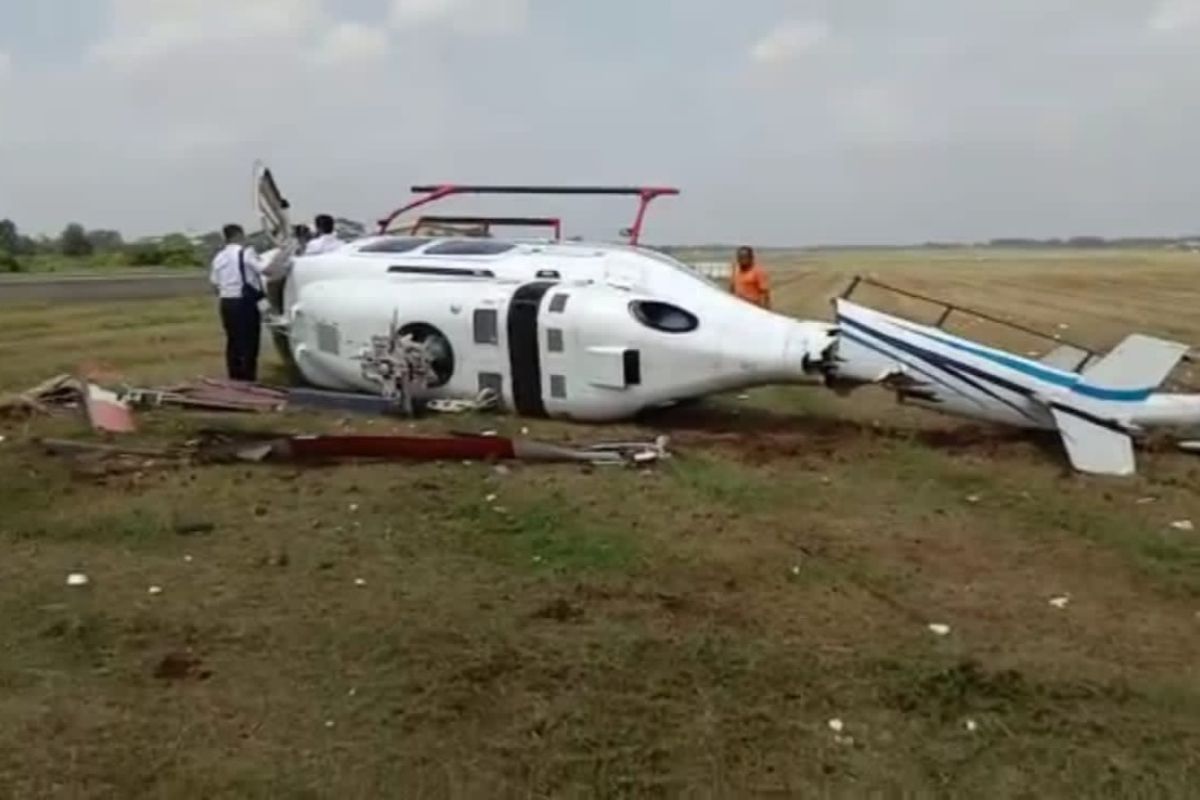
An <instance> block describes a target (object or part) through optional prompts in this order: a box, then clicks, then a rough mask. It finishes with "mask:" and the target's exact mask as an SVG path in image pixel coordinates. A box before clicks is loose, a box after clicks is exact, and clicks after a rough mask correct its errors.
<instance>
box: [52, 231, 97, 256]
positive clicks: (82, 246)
mask: <svg viewBox="0 0 1200 800" xmlns="http://www.w3.org/2000/svg"><path fill="white" fill-rule="evenodd" d="M58 246H59V248H60V249H61V250H62V254H63V255H64V256H70V257H71V258H80V257H83V256H90V255H91V254H92V252H93V251H94V248H93V247H92V243H91V242H90V241H88V236H87V231H85V230H84V229H83V226H82V225H80V224H79V223H78V222H72V223H71V224H70V225H68V226H67V227H66V228H65V229H64V230H63V232H62V236H61V237H59V240H58Z"/></svg>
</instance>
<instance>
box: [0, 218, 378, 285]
mask: <svg viewBox="0 0 1200 800" xmlns="http://www.w3.org/2000/svg"><path fill="white" fill-rule="evenodd" d="M337 232H338V235H339V236H341V237H342V238H343V239H353V238H356V237H358V236H362V235H363V234H364V232H365V227H364V226H363V225H362V224H361V223H358V222H355V221H353V220H349V219H343V218H338V219H337ZM249 240H250V244H251V245H253V246H254V247H255V248H256V249H257V250H259V252H263V251H265V250H269V249H270V248H271V247H272V245H271V241H270V240H269V239H268V238H267V237H266V235H265V234H263V233H256V234H253V235H251V236H250V237H249ZM222 243H223V242H222V238H221V232H220V231H216V230H214V231H210V232H208V233H204V234H198V235H189V234H184V233H169V234H166V235H165V236H151V237H145V238H141V239H137V240H135V241H132V242H127V241H125V239H124V237H123V236H122V235H121V234H120V232H119V231H113V230H104V229H88V228H86V227H85V226H83V225H81V224H79V223H77V222H72V223H71V224H70V225H67V226H66V227H65V228H63V231H62V233H60V234H59V235H58V236H56V237H52V236H37V237H34V236H27V235H25V234H23V233H22V232H21V230H20V228H18V227H17V224H16V223H15V222H13V221H12V220H11V219H0V272H10V273H11V272H25V271H29V270H32V269H34V268H35V265H37V264H38V263H39V262H49V261H53V262H55V263H63V262H65V263H66V264H67V265H69V266H70V267H71V268H78V269H89V268H99V267H166V268H182V269H186V268H196V267H202V266H205V265H206V264H208V262H209V260H210V259H211V258H212V256H213V254H214V253H216V252H217V250H219V249H220V248H221V246H222Z"/></svg>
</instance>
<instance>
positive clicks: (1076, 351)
mask: <svg viewBox="0 0 1200 800" xmlns="http://www.w3.org/2000/svg"><path fill="white" fill-rule="evenodd" d="M1090 356H1091V353H1089V352H1088V351H1087V350H1084V349H1082V348H1079V347H1076V346H1074V345H1071V344H1060V345H1059V346H1058V347H1056V348H1054V349H1053V350H1051V351H1050V352H1049V353H1046V355H1044V356H1042V357H1041V358H1039V359H1038V361H1040V362H1042V363H1043V364H1045V365H1046V366H1048V367H1054V368H1055V369H1061V370H1066V371H1067V372H1076V371H1077V370H1078V369H1079V367H1080V366H1081V365H1082V364H1083V363H1084V362H1085V361H1087V359H1088V358H1089V357H1090Z"/></svg>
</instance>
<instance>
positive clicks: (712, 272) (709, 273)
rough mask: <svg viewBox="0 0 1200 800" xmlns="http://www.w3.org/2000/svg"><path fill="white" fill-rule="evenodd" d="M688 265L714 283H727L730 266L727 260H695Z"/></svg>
mask: <svg viewBox="0 0 1200 800" xmlns="http://www.w3.org/2000/svg"><path fill="white" fill-rule="evenodd" d="M688 266H689V267H691V268H692V269H694V270H696V272H699V273H700V274H701V275H703V276H704V277H706V278H708V279H709V280H710V281H713V282H714V283H728V282H729V275H730V271H731V268H732V264H730V263H729V262H728V261H696V262H692V263H690V264H688Z"/></svg>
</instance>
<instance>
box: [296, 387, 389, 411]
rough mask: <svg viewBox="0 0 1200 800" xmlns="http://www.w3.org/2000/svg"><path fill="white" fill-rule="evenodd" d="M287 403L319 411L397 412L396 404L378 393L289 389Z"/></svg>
mask: <svg viewBox="0 0 1200 800" xmlns="http://www.w3.org/2000/svg"><path fill="white" fill-rule="evenodd" d="M287 404H288V406H289V407H295V408H311V409H317V410H321V411H348V412H351V413H356V414H370V415H373V416H386V415H388V414H395V413H397V412H398V409H397V408H396V404H395V403H394V402H392V401H391V400H388V399H387V398H385V397H380V396H378V395H364V394H349V393H346V392H327V391H322V390H318V389H291V390H289V391H288V393H287Z"/></svg>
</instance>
